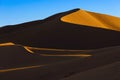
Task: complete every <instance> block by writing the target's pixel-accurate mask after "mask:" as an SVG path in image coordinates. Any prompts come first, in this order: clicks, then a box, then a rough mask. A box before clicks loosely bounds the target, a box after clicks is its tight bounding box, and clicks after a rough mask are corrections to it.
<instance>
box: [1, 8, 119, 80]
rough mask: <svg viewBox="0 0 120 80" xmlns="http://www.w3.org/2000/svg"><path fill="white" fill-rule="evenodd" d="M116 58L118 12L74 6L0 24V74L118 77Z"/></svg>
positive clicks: (49, 79)
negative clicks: (42, 15)
mask: <svg viewBox="0 0 120 80" xmlns="http://www.w3.org/2000/svg"><path fill="white" fill-rule="evenodd" d="M6 42H7V43H6ZM119 61H120V18H117V17H113V16H109V15H105V14H99V13H94V12H89V11H85V10H81V9H74V10H70V11H66V12H62V13H58V14H55V15H53V16H50V17H48V18H46V19H43V20H37V21H32V22H26V23H22V24H17V25H10V26H6V27H1V28H0V80H117V79H118V78H116V77H118V75H117V74H116V73H118V71H117V70H116V68H117V67H118V66H119V64H120V63H119ZM116 64H117V65H116ZM116 66H117V67H116ZM115 74H116V75H115ZM109 76H110V77H109ZM118 80H120V79H118Z"/></svg>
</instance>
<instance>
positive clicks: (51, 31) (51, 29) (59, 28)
mask: <svg viewBox="0 0 120 80" xmlns="http://www.w3.org/2000/svg"><path fill="white" fill-rule="evenodd" d="M74 13H75V14H74ZM79 13H80V14H79ZM72 14H74V15H73V16H72V17H74V16H77V18H75V21H77V22H80V24H74V23H69V21H68V22H64V21H62V20H61V18H64V17H65V16H68V15H72ZM88 14H89V15H90V13H88V12H85V11H83V10H79V9H75V10H70V11H66V12H63V13H59V14H56V15H53V16H51V17H49V18H47V19H44V20H43V21H42V22H41V20H40V21H33V22H28V23H23V24H19V25H14V26H13V27H11V28H13V29H14V30H13V31H11V29H9V27H3V28H1V31H0V32H1V34H0V35H1V36H0V43H3V42H14V43H16V44H22V45H25V46H31V47H39V48H53V49H54V48H55V49H78V50H83V49H84V50H87V49H97V48H103V47H110V46H119V45H120V37H119V36H120V32H119V31H118V30H117V31H116V30H113V29H111V28H112V27H111V26H109V28H110V29H106V28H103V26H102V23H101V22H100V21H99V20H98V19H97V17H98V16H97V17H93V14H92V15H91V16H90V17H89V15H88ZM96 14H97V13H95V14H94V15H96ZM79 15H80V16H79ZM98 15H101V16H100V17H101V18H102V17H104V20H103V22H104V25H105V23H106V24H109V23H110V24H109V25H112V22H110V21H113V24H114V25H113V28H115V29H117V28H116V27H119V25H118V24H119V23H118V22H117V21H116V22H117V23H115V22H114V21H115V20H114V19H112V18H111V16H110V18H106V15H103V14H98ZM85 16H86V17H85ZM84 17H85V18H84ZM101 18H100V20H102V19H103V18H102V19H101ZM113 18H114V17H113ZM70 19H72V18H70ZM79 19H80V20H79ZM86 19H87V20H86ZM105 19H106V20H107V22H106V21H105ZM108 19H110V20H108ZM115 19H117V20H118V21H119V19H118V18H115ZM73 20H74V19H73ZM93 22H94V23H93ZM81 23H85V24H89V25H83V24H81ZM91 24H95V25H96V27H91ZM115 24H116V25H115ZM99 25H100V27H101V28H100V27H99V28H98V26H99ZM18 27H22V28H18ZM4 28H6V29H4ZM2 31H3V32H2ZM4 31H5V32H4Z"/></svg>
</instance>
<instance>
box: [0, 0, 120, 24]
mask: <svg viewBox="0 0 120 80" xmlns="http://www.w3.org/2000/svg"><path fill="white" fill-rule="evenodd" d="M75 8H80V9H83V10H87V11H92V12H98V13H103V14H109V15H113V16H117V17H120V0H0V26H5V25H15V24H20V23H24V22H29V21H34V20H40V19H44V18H47V17H49V16H51V15H53V14H56V13H59V12H64V11H67V10H71V9H75Z"/></svg>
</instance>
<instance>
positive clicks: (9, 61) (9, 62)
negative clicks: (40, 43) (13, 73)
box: [0, 42, 91, 70]
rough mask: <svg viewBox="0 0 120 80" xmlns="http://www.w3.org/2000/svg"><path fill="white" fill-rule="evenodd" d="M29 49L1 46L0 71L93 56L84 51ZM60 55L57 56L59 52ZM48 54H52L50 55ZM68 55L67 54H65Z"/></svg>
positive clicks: (16, 46)
mask: <svg viewBox="0 0 120 80" xmlns="http://www.w3.org/2000/svg"><path fill="white" fill-rule="evenodd" d="M33 49H34V48H32V49H29V47H26V46H22V45H16V44H14V43H11V42H9V43H2V44H0V63H1V64H0V69H10V70H11V69H12V70H14V68H17V69H19V67H20V69H21V67H27V68H28V67H29V66H36V65H37V66H38V65H45V64H51V63H56V62H61V61H66V60H71V59H77V58H85V57H89V56H91V55H90V54H84V53H83V51H82V52H81V51H74V52H72V53H70V51H65V50H62V52H61V51H59V50H57V49H52V51H49V50H50V49H43V50H42V49H40V50H39V51H38V50H37V51H36V50H33ZM55 50H57V52H58V53H59V54H56V53H57V52H56V51H55ZM48 52H49V53H50V54H48ZM65 53H67V54H65Z"/></svg>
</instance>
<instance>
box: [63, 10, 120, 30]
mask: <svg viewBox="0 0 120 80" xmlns="http://www.w3.org/2000/svg"><path fill="white" fill-rule="evenodd" d="M61 20H62V21H64V22H68V23H73V24H79V25H86V26H91V27H97V28H103V29H109V30H115V31H120V18H118V17H114V16H109V15H105V14H99V13H93V12H88V11H84V10H79V11H76V12H74V13H71V14H68V15H66V16H63V17H62V18H61Z"/></svg>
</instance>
